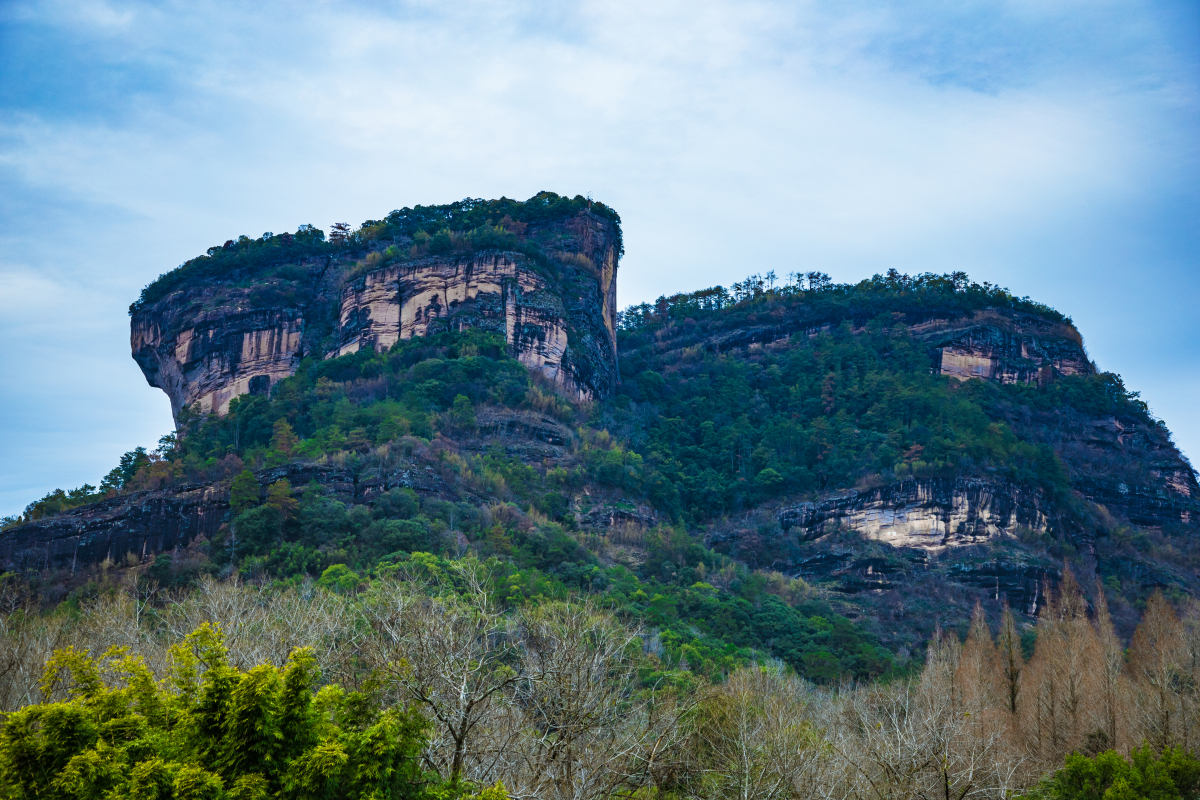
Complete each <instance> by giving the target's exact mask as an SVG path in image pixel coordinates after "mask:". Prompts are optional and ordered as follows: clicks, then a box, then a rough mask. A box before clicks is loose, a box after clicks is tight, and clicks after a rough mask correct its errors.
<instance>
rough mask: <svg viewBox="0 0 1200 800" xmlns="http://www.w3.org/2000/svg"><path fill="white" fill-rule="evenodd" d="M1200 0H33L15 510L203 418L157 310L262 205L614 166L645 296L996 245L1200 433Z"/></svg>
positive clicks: (3, 231) (1, 71)
mask: <svg viewBox="0 0 1200 800" xmlns="http://www.w3.org/2000/svg"><path fill="white" fill-rule="evenodd" d="M1198 89H1200V6H1198V5H1197V4H1196V3H1195V2H1177V3H1170V2H1160V3H1152V2H1136V1H1132V2H1104V0H1086V1H1084V0H1067V1H1064V2H1056V1H1055V0H1037V1H1036V2H1035V1H1032V0H1031V1H1029V2H1007V3H1005V2H969V1H967V2H955V3H933V2H904V3H885V2H851V3H844V2H839V3H834V2H828V3H826V2H790V3H775V2H739V3H726V2H704V1H703V0H688V2H672V1H671V0H663V2H656V3H645V2H619V1H618V0H614V1H613V2H603V3H588V2H581V3H571V2H565V1H564V2H532V1H531V2H510V3H504V2H469V1H468V2H461V3H454V4H450V3H436V2H411V3H384V2H361V3H270V2H267V3H261V4H248V3H232V2H204V0H200V1H199V2H187V3H184V2H176V3H171V2H163V3H147V2H115V1H114V2H103V1H102V0H79V1H72V0H60V1H58V2H21V0H7V2H5V3H3V4H0V375H3V380H0V404H2V405H0V407H2V408H3V409H4V413H3V415H0V515H2V514H10V513H16V512H18V511H20V510H21V509H22V508H23V507H24V506H25V504H26V503H28V502H30V501H31V500H33V499H35V498H37V497H40V496H41V495H42V494H44V493H45V492H46V491H49V490H51V489H53V488H55V487H63V488H71V487H74V486H78V485H80V484H82V483H84V482H85V481H86V482H91V483H93V484H95V483H98V482H99V478H100V477H101V476H102V475H103V474H104V473H105V472H107V471H108V469H110V468H111V467H112V466H113V465H114V464H115V463H116V460H117V458H118V457H119V456H120V454H121V453H122V452H124V451H125V450H128V449H131V448H132V447H134V446H136V445H139V444H141V445H148V446H152V445H153V444H154V443H155V442H156V440H157V438H158V437H159V436H160V435H161V434H163V433H165V432H167V431H168V430H169V429H170V427H171V420H170V412H169V407H168V403H167V400H166V396H165V395H163V394H162V393H161V392H160V391H158V390H157V389H151V388H150V387H148V386H147V385H146V384H145V381H144V380H143V378H142V376H141V374H140V372H139V371H138V369H137V367H136V365H135V364H134V362H133V360H132V359H131V358H130V355H129V343H128V342H129V339H128V336H129V333H128V318H127V315H126V308H127V306H128V305H129V303H130V302H131V301H132V300H133V299H134V298H135V297H136V296H137V293H138V291H139V290H140V289H141V287H142V286H144V285H145V284H146V283H148V282H149V281H150V280H152V279H153V278H154V277H156V276H157V275H158V274H159V273H161V272H165V271H167V270H169V269H171V268H173V267H175V266H177V265H178V264H179V263H181V262H183V261H184V260H186V259H188V258H190V257H192V256H194V255H197V254H199V253H201V252H203V251H204V250H205V249H206V248H207V247H209V246H211V245H213V244H216V243H219V242H222V241H224V240H226V239H229V238H232V237H236V236H237V235H239V234H246V235H250V236H258V235H260V234H261V233H262V232H264V231H283V230H294V229H295V228H296V227H297V226H299V225H300V224H303V223H312V224H315V225H318V226H321V227H324V228H328V226H329V225H330V224H332V223H333V222H337V221H341V220H348V221H350V222H352V223H357V222H360V221H362V220H364V219H369V218H377V217H379V216H381V215H383V214H386V213H387V212H388V211H390V210H392V209H394V208H399V207H402V206H406V205H413V204H416V203H438V202H448V201H452V200H457V199H461V198H463V197H498V196H501V195H505V196H508V197H516V198H525V197H529V196H530V195H532V194H534V193H535V192H537V191H539V190H542V189H549V190H553V191H557V192H560V193H564V194H576V193H583V194H588V193H590V194H591V195H592V196H594V197H596V198H597V199H600V200H603V201H604V202H606V203H608V204H610V205H612V206H613V207H615V208H616V209H617V210H618V211H619V212H620V213H621V215H622V217H623V219H624V226H625V238H626V245H627V251H628V253H627V256H626V258H625V260H624V261H623V263H622V266H621V271H620V276H619V280H618V285H619V295H620V302H621V304H622V305H626V304H630V303H635V302H641V301H643V300H651V299H653V298H654V297H656V296H658V295H659V294H663V293H671V292H674V291H683V290H691V289H697V288H702V287H705V286H710V285H713V284H717V283H721V284H725V285H728V284H730V283H731V282H733V281H736V280H740V279H741V278H742V277H744V276H745V275H747V274H751V273H756V272H764V271H766V270H769V269H774V270H775V271H776V272H778V273H786V272H791V271H794V270H797V269H802V270H812V269H819V270H823V271H825V272H828V273H830V274H831V275H833V277H834V278H835V279H837V280H841V281H855V280H859V279H861V278H863V277H866V276H869V275H871V274H872V273H875V272H881V271H884V270H886V269H889V268H893V267H894V268H896V269H899V270H902V271H907V272H923V271H935V272H946V271H954V270H959V269H962V270H965V271H967V272H968V273H969V274H970V275H971V276H972V277H974V278H975V279H977V280H981V281H982V280H989V281H992V282H993V283H999V284H1001V285H1004V286H1007V287H1009V288H1010V289H1012V290H1013V291H1014V292H1016V293H1018V294H1022V295H1026V294H1027V295H1030V296H1032V297H1034V298H1035V299H1038V300H1041V301H1043V302H1046V303H1049V304H1050V305H1053V306H1055V307H1056V308H1058V309H1060V310H1061V311H1063V312H1065V313H1067V314H1069V315H1071V316H1072V317H1073V318H1074V319H1075V321H1076V323H1077V324H1078V325H1079V327H1080V329H1081V331H1082V332H1083V335H1084V337H1085V342H1086V346H1087V348H1088V351H1089V353H1090V354H1091V356H1092V357H1093V358H1094V359H1095V360H1096V361H1097V363H1098V364H1099V366H1100V367H1101V368H1102V369H1107V370H1112V371H1115V372H1119V373H1121V374H1122V375H1123V376H1124V377H1125V379H1126V382H1127V384H1128V385H1129V386H1130V387H1131V388H1133V389H1135V390H1139V391H1141V392H1142V394H1143V397H1144V398H1145V399H1146V400H1147V401H1148V402H1149V403H1150V406H1151V409H1152V410H1153V411H1154V413H1156V414H1158V415H1159V416H1161V417H1162V418H1163V419H1165V420H1166V422H1167V424H1168V425H1169V426H1170V428H1171V429H1172V430H1173V431H1174V432H1175V436H1176V440H1177V441H1178V442H1179V443H1180V445H1181V446H1182V447H1183V449H1184V450H1185V452H1186V453H1188V454H1189V455H1191V456H1192V457H1193V458H1196V457H1200V419H1198V418H1197V413H1196V409H1195V406H1196V404H1197V401H1198V400H1200V347H1198V344H1200V314H1197V313H1196V311H1195V310H1194V306H1195V304H1196V298H1197V297H1200V230H1198V227H1197V225H1198V220H1200V103H1198V100H1200V96H1198Z"/></svg>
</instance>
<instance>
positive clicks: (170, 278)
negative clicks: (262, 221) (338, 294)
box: [129, 225, 334, 314]
mask: <svg viewBox="0 0 1200 800" xmlns="http://www.w3.org/2000/svg"><path fill="white" fill-rule="evenodd" d="M333 251H334V248H333V247H332V246H331V245H330V244H328V243H327V242H326V241H325V234H324V232H323V231H321V230H320V229H318V228H314V227H313V226H312V225H301V226H300V227H299V228H298V229H297V230H296V232H295V233H294V234H291V233H281V234H279V235H278V236H276V235H274V234H263V235H262V236H261V237H260V238H258V239H251V238H249V237H248V236H239V237H238V238H237V240H236V241H235V240H232V239H231V240H229V241H227V242H225V244H223V245H220V246H217V247H210V248H208V252H207V253H206V254H205V255H202V256H197V257H196V258H193V259H191V260H189V261H186V262H184V263H183V264H182V265H180V266H179V267H178V268H176V269H173V270H171V271H170V272H167V273H165V274H163V275H160V276H158V278H157V279H155V280H154V281H153V282H152V283H151V284H150V285H148V286H147V287H146V288H144V289H142V293H141V295H140V296H139V297H138V299H137V301H136V302H135V303H133V304H132V305H131V306H130V307H129V313H130V314H134V313H135V312H137V311H139V310H141V309H143V308H145V307H146V306H147V305H150V304H152V303H155V302H158V301H159V300H161V299H162V298H164V297H166V296H167V295H169V294H170V293H171V292H173V291H175V290H176V289H178V288H179V287H180V286H182V285H183V284H184V283H185V282H186V281H194V280H205V281H217V282H229V281H236V280H239V279H245V278H247V277H251V276H255V275H260V274H261V273H262V272H263V270H265V269H267V268H270V267H276V266H280V265H294V264H298V263H299V262H301V261H304V260H305V259H311V258H320V257H324V256H327V255H330V254H331V253H332V252H333ZM303 274H304V271H303V270H301V269H300V268H298V267H293V272H292V273H286V272H285V273H282V274H281V275H280V277H282V278H283V279H284V280H289V279H292V280H294V279H296V278H297V277H299V276H301V275H303Z"/></svg>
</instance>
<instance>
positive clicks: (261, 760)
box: [0, 624, 428, 800]
mask: <svg viewBox="0 0 1200 800" xmlns="http://www.w3.org/2000/svg"><path fill="white" fill-rule="evenodd" d="M172 658H173V668H172V670H171V674H170V676H169V678H168V680H167V682H166V684H165V686H160V685H159V684H158V683H157V682H156V681H155V680H154V676H153V674H152V673H151V672H150V670H149V669H148V668H147V667H146V665H145V664H144V663H143V662H142V660H141V659H140V658H137V657H135V656H132V655H130V654H129V653H128V652H127V651H125V650H123V649H119V648H118V649H113V650H110V651H109V652H108V653H107V654H106V655H105V656H103V657H102V658H100V659H99V660H93V659H91V658H89V657H87V656H86V655H85V654H83V653H81V652H79V651H77V650H74V649H72V648H67V649H65V650H59V651H57V652H56V653H55V655H54V657H53V658H51V659H50V661H49V662H48V663H47V665H46V672H45V676H44V678H43V681H42V685H43V690H44V691H45V692H46V694H47V696H49V695H50V694H51V693H56V692H57V693H61V694H64V695H65V696H66V698H65V699H64V700H63V701H61V702H45V703H42V704H39V705H32V706H27V707H25V708H23V709H21V710H19V711H17V712H15V713H13V714H10V715H8V716H7V717H5V718H3V720H2V721H0V786H3V787H7V790H6V789H0V793H2V794H3V796H4V797H13V798H35V797H89V798H90V797H97V798H98V797H175V798H213V800H217V798H223V797H267V796H272V797H279V798H289V799H290V798H296V800H299V798H330V800H332V798H355V799H356V800H357V799H358V798H363V799H364V800H365V798H368V797H391V798H398V799H399V798H421V797H426V796H427V791H426V789H427V786H426V784H427V782H426V781H425V779H424V776H423V775H422V773H421V769H420V765H419V760H418V759H419V756H420V752H421V749H422V747H423V746H424V743H425V737H426V732H427V730H428V723H426V722H425V720H424V719H422V718H421V716H420V714H418V713H417V712H416V711H415V710H413V709H402V708H392V709H387V710H380V709H378V708H377V707H376V706H374V705H373V704H372V703H370V702H369V701H368V698H366V697H365V696H364V695H360V694H357V693H350V694H347V693H345V692H343V691H342V690H341V689H339V688H337V687H326V688H325V689H323V690H322V691H321V692H320V693H319V694H316V695H314V694H313V687H314V686H315V684H316V682H317V678H318V671H317V666H316V663H315V661H314V659H313V656H312V654H311V652H310V651H308V650H305V649H300V650H296V651H295V652H293V653H292V655H291V657H290V658H289V659H288V663H287V665H286V666H285V667H284V668H283V669H279V668H277V667H274V666H270V665H266V664H263V665H259V666H256V667H253V668H252V669H250V670H249V671H247V672H241V671H239V670H237V669H235V668H234V667H231V666H230V665H229V663H228V658H227V653H226V650H225V646H224V643H223V641H222V638H221V635H220V631H219V629H217V628H214V627H212V626H211V625H208V624H205V625H202V626H200V627H199V628H198V629H196V630H195V631H194V632H193V633H192V634H190V635H189V636H188V637H187V639H186V640H185V642H184V643H183V644H181V645H179V646H178V647H176V648H174V649H173V650H172ZM106 676H113V677H114V685H113V686H112V687H110V686H109V685H108V684H107V683H106V680H105V677H106ZM166 687H169V689H168V688H166Z"/></svg>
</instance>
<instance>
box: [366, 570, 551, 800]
mask: <svg viewBox="0 0 1200 800" xmlns="http://www.w3.org/2000/svg"><path fill="white" fill-rule="evenodd" d="M450 570H451V572H450V573H449V574H444V573H443V574H435V579H434V581H433V583H432V584H429V583H428V582H427V581H425V580H423V579H421V578H420V577H418V575H417V574H415V573H409V574H407V575H404V576H402V577H401V579H388V580H384V581H381V582H379V584H378V585H377V586H376V587H375V592H374V596H373V597H372V598H371V602H370V605H369V610H370V613H371V617H372V619H371V621H372V625H373V628H374V632H375V636H374V638H373V640H372V642H371V649H372V651H373V652H372V659H373V661H374V664H375V665H376V667H377V668H379V669H381V670H382V671H383V673H384V674H385V675H386V676H387V679H388V681H389V683H390V684H391V685H392V686H393V687H394V688H395V690H396V691H397V692H398V693H399V695H400V696H401V697H403V698H404V699H406V700H408V701H411V702H414V703H416V704H417V705H419V706H421V707H423V708H424V709H425V710H426V711H427V712H428V713H429V714H430V716H432V717H433V720H434V724H435V730H434V738H433V741H432V747H431V749H430V754H429V759H430V761H431V763H432V765H433V767H434V768H435V769H436V770H437V771H438V773H439V774H440V775H441V776H442V777H443V778H446V779H448V780H449V781H450V783H451V784H452V785H457V784H459V783H460V782H461V781H462V780H463V778H464V773H465V771H466V769H467V767H468V762H469V761H470V760H471V759H476V758H480V757H482V756H485V755H490V756H491V757H492V758H494V757H495V756H496V755H497V754H498V753H499V752H500V751H501V750H502V749H503V747H504V746H505V743H504V742H498V741H495V740H494V739H491V738H489V737H488V736H487V735H486V722H487V721H488V720H489V719H490V718H492V717H493V716H494V714H495V713H496V710H497V708H498V707H499V704H500V701H501V700H502V699H503V696H504V693H505V692H506V691H508V690H510V689H511V688H512V687H513V686H515V685H516V684H517V683H519V682H524V681H530V680H537V679H538V677H539V676H537V675H530V674H527V673H526V671H525V669H524V667H525V665H524V664H522V660H521V658H520V652H519V642H518V638H517V632H518V631H517V626H518V621H517V620H516V619H514V618H512V617H509V616H506V615H505V614H504V613H503V612H502V611H501V609H500V608H498V607H497V605H496V603H495V600H494V598H493V596H492V592H491V591H490V589H489V587H488V585H487V576H486V571H485V569H484V567H483V565H481V564H479V563H478V562H475V561H462V562H452V563H451V566H450ZM460 593H461V594H460Z"/></svg>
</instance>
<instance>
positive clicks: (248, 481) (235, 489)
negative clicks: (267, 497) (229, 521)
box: [229, 469, 262, 514]
mask: <svg viewBox="0 0 1200 800" xmlns="http://www.w3.org/2000/svg"><path fill="white" fill-rule="evenodd" d="M261 493H262V488H261V487H260V486H259V483H258V478H256V477H254V473H253V472H251V471H250V470H248V469H245V470H242V472H241V473H240V474H239V475H238V476H237V477H236V478H234V479H233V483H232V484H230V486H229V507H230V509H232V510H233V513H234V514H241V513H242V512H243V511H246V510H248V509H251V508H254V507H255V506H257V505H258V503H259V498H260V495H261Z"/></svg>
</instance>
